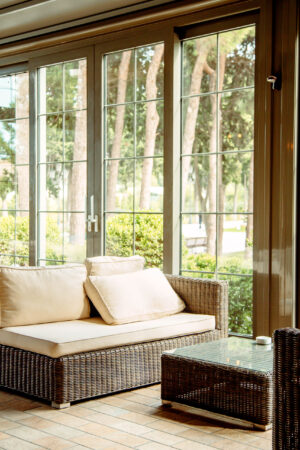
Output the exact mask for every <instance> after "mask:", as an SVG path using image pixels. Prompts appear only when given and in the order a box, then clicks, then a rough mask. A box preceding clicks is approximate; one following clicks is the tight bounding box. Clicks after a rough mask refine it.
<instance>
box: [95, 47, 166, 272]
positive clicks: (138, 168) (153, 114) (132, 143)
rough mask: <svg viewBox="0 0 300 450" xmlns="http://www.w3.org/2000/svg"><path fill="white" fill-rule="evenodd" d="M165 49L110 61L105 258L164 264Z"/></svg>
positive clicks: (108, 57) (105, 112)
mask: <svg viewBox="0 0 300 450" xmlns="http://www.w3.org/2000/svg"><path fill="white" fill-rule="evenodd" d="M163 68H164V45H163V44H153V45H148V46H145V47H138V48H134V49H129V50H124V51H120V52H114V53H109V54H107V55H105V57H104V73H105V76H104V102H105V104H104V107H103V118H104V172H105V176H104V179H105V198H104V223H105V238H104V239H105V253H106V254H107V255H118V256H130V255H133V254H139V255H143V256H144V257H145V258H146V262H147V265H148V266H156V267H162V260H163V237H162V236H163V214H162V213H163V150H164V141H163V139H164V138H163V107H164V102H163V76H164V72H163Z"/></svg>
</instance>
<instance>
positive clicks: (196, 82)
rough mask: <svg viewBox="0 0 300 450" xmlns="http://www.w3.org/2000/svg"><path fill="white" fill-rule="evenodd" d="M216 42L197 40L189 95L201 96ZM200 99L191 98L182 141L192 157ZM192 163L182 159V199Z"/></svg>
mask: <svg viewBox="0 0 300 450" xmlns="http://www.w3.org/2000/svg"><path fill="white" fill-rule="evenodd" d="M213 43H214V40H213V38H212V37H211V36H208V37H205V38H201V39H197V40H196V54H197V56H196V60H195V63H194V68H193V71H192V75H191V83H190V89H189V95H190V96H193V95H195V94H199V92H200V89H201V82H202V76H203V66H204V64H205V62H206V59H207V55H208V53H209V50H210V49H211V47H212V46H213ZM199 103H200V97H199V96H195V97H190V98H189V100H188V105H187V111H186V117H185V124H184V132H183V141H182V154H183V155H191V154H192V153H193V145H194V141H195V128H196V122H197V115H198V109H199ZM190 163H191V156H185V157H184V158H182V198H183V199H184V198H185V192H186V185H187V179H188V174H189V168H190Z"/></svg>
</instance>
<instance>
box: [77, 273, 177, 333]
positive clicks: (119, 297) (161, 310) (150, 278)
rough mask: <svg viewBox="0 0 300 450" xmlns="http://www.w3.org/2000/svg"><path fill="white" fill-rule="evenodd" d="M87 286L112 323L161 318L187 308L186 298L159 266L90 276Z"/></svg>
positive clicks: (94, 302) (96, 306)
mask: <svg viewBox="0 0 300 450" xmlns="http://www.w3.org/2000/svg"><path fill="white" fill-rule="evenodd" d="M85 289H86V292H87V295H88V296H89V298H90V300H91V301H92V302H93V304H94V306H95V308H96V309H97V311H98V312H99V314H100V315H101V317H102V319H103V320H105V322H106V323H108V324H122V323H130V322H139V321H142V320H151V319H158V318H159V317H163V316H168V315H170V314H176V313H178V312H180V311H183V310H184V308H185V304H184V302H183V301H182V300H181V298H180V297H179V296H178V295H177V293H176V292H175V291H174V289H173V288H172V287H171V285H170V283H169V282H168V280H167V279H166V277H165V276H164V274H163V273H162V272H161V271H160V270H159V269H146V270H140V271H138V272H131V273H126V274H120V275H110V276H107V277H96V276H89V277H88V279H87V281H86V282H85Z"/></svg>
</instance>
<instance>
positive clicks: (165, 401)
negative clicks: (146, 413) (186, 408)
mask: <svg viewBox="0 0 300 450" xmlns="http://www.w3.org/2000/svg"><path fill="white" fill-rule="evenodd" d="M161 403H162V405H163V406H167V407H169V406H172V402H170V400H162V401H161Z"/></svg>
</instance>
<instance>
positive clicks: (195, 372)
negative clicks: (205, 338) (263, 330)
mask: <svg viewBox="0 0 300 450" xmlns="http://www.w3.org/2000/svg"><path fill="white" fill-rule="evenodd" d="M272 368H273V350H272V348H271V345H269V346H264V345H257V344H256V343H255V341H253V340H250V339H244V338H236V337H230V338H227V339H220V340H218V341H214V342H207V343H203V344H199V345H193V346H190V347H183V348H178V349H175V350H171V351H167V352H164V353H163V355H162V384H161V397H162V401H163V403H164V404H166V405H172V406H179V407H181V408H182V407H183V408H184V409H185V408H186V407H184V405H189V407H191V406H192V407H197V412H200V414H204V415H205V416H208V417H212V418H216V419H221V420H224V419H225V420H228V419H229V418H231V419H233V421H234V422H237V423H239V424H241V425H246V426H250V427H253V428H260V429H263V430H267V429H269V428H270V427H271V422H272ZM231 421H232V420H231Z"/></svg>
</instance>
